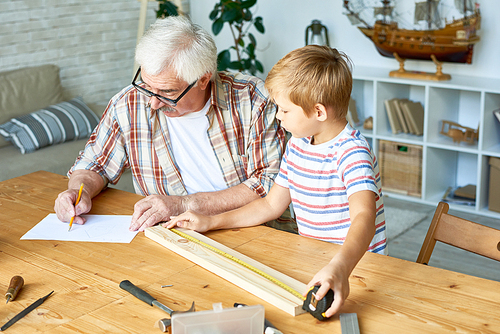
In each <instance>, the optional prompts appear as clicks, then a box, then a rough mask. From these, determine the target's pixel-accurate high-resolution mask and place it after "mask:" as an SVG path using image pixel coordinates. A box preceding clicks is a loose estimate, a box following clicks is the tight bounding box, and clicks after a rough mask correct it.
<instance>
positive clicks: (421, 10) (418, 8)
mask: <svg viewBox="0 0 500 334" xmlns="http://www.w3.org/2000/svg"><path fill="white" fill-rule="evenodd" d="M439 1H440V0H429V1H422V2H417V3H416V4H415V18H414V23H415V24H418V22H419V21H427V22H432V23H434V24H435V25H436V26H439V25H440V18H439V12H438V5H439Z"/></svg>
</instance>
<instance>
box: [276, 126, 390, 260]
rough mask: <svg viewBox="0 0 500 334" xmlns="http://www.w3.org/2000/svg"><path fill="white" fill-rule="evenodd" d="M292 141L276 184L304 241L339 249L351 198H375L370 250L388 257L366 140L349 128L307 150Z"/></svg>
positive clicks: (305, 141)
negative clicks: (366, 194)
mask: <svg viewBox="0 0 500 334" xmlns="http://www.w3.org/2000/svg"><path fill="white" fill-rule="evenodd" d="M310 141H311V138H310V137H308V138H291V139H290V140H289V141H288V144H287V147H286V152H285V155H284V156H283V159H282V161H281V166H280V172H279V174H278V177H277V178H276V180H275V182H276V184H278V185H280V186H282V187H285V188H288V189H289V191H290V196H291V198H292V205H293V209H294V211H295V216H296V220H297V227H298V230H299V233H300V234H301V235H303V236H307V237H311V238H316V239H320V240H324V241H328V242H333V243H337V244H343V243H344V241H345V238H346V235H347V232H348V230H349V227H350V226H351V220H350V218H349V196H350V195H352V194H354V193H355V192H358V191H362V190H370V191H373V192H374V193H375V194H376V210H377V214H376V220H375V225H376V232H375V236H374V238H373V240H372V242H371V244H370V246H369V249H368V250H369V251H371V252H374V253H380V254H387V248H386V242H387V241H386V236H385V215H384V204H383V200H382V188H381V181H380V173H379V168H378V162H377V159H376V157H375V155H374V154H373V151H372V150H371V148H370V145H369V144H368V142H367V141H366V139H365V138H364V137H363V136H362V135H361V133H360V132H359V131H357V130H354V129H353V128H351V127H350V126H349V125H347V126H346V127H345V128H344V130H343V131H342V132H341V133H340V134H339V135H338V136H337V137H335V138H334V139H332V140H330V141H328V142H326V143H322V144H319V145H311V143H310Z"/></svg>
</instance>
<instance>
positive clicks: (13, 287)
mask: <svg viewBox="0 0 500 334" xmlns="http://www.w3.org/2000/svg"><path fill="white" fill-rule="evenodd" d="M23 285H24V279H23V278H22V277H21V276H14V277H12V279H11V280H10V285H9V288H8V289H7V293H6V294H5V299H7V302H6V303H5V304H7V303H8V302H9V301H11V300H14V299H15V298H16V296H17V293H18V292H19V290H21V288H22V287H23Z"/></svg>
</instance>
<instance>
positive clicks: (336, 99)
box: [167, 45, 387, 317]
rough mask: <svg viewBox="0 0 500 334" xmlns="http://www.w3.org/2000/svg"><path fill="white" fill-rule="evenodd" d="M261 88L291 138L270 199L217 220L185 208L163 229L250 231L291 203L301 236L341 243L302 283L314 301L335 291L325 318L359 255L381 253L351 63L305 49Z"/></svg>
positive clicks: (379, 213)
mask: <svg viewBox="0 0 500 334" xmlns="http://www.w3.org/2000/svg"><path fill="white" fill-rule="evenodd" d="M265 85H266V88H267V89H268V91H269V93H270V96H271V97H272V98H273V99H274V101H275V102H276V104H277V105H278V107H279V109H278V114H277V116H276V117H277V118H278V119H279V120H280V121H281V125H282V126H283V127H284V128H285V129H286V130H287V131H288V132H290V133H291V134H292V138H291V139H290V140H289V141H288V144H287V148H286V153H285V155H284V156H283V159H282V162H281V166H280V172H279V174H278V176H277V177H276V180H275V184H274V185H273V187H272V188H271V190H270V192H269V194H268V195H267V196H266V197H264V198H261V199H258V200H255V201H253V202H251V203H249V204H247V205H246V206H244V207H242V208H239V209H236V210H232V211H229V212H226V213H223V214H219V215H216V216H210V217H207V216H203V215H199V214H197V213H194V212H189V211H188V212H186V213H183V214H182V215H180V216H178V217H172V219H171V221H170V222H169V223H167V227H168V228H172V227H174V226H179V227H184V228H189V229H193V230H196V231H199V232H204V231H207V230H214V229H224V228H235V227H245V226H254V225H258V224H261V223H264V222H267V221H270V220H273V219H275V218H277V217H279V216H280V215H281V214H282V213H283V211H285V210H286V208H287V207H288V205H289V204H290V202H292V203H293V208H294V211H295V216H296V220H297V226H298V230H299V233H300V234H301V235H303V236H307V237H311V238H316V239H320V240H324V241H328V242H333V243H337V244H342V247H341V248H340V250H339V251H338V252H337V254H336V255H335V256H334V257H333V259H332V260H331V261H330V263H328V264H327V265H326V266H325V267H324V268H323V269H321V270H320V271H319V272H318V273H317V274H316V275H315V276H314V277H313V278H312V280H311V281H310V282H309V284H308V288H309V287H311V286H313V285H321V288H320V289H319V290H318V292H317V293H316V297H317V299H321V298H323V297H324V296H325V295H326V293H327V292H328V290H329V289H332V290H333V291H334V294H335V298H334V301H333V303H332V305H331V306H330V308H329V309H328V310H327V311H326V314H325V315H326V316H327V317H330V316H332V315H334V314H335V313H337V312H338V311H339V309H340V307H341V306H342V305H343V303H344V301H345V299H346V298H347V296H348V295H349V276H350V274H351V272H352V271H353V269H354V267H355V266H356V264H357V263H358V261H359V260H360V259H361V257H362V256H363V254H364V253H365V252H366V251H367V250H369V251H371V252H375V253H380V254H386V252H387V251H386V237H385V216H384V205H383V202H382V191H381V185H380V175H379V171H378V164H377V160H376V158H375V156H374V154H373V152H372V150H371V148H370V146H369V144H368V143H367V141H366V139H365V138H364V137H363V136H362V135H361V134H360V133H359V131H357V130H354V129H353V128H351V127H350V126H349V125H348V124H347V121H346V114H347V108H348V105H349V98H350V95H351V89H352V75H351V68H350V60H349V58H348V57H347V56H346V55H345V54H343V53H339V52H338V51H337V50H336V49H332V48H329V47H324V46H316V45H309V46H306V47H303V48H300V49H297V50H294V51H292V52H290V53H289V54H288V55H286V56H285V57H283V58H282V59H281V60H280V61H278V63H277V64H276V65H275V66H274V67H273V68H272V70H271V71H270V72H269V74H268V76H267V79H266V83H265ZM304 293H307V291H305V292H304Z"/></svg>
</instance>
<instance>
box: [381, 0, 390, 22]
mask: <svg viewBox="0 0 500 334" xmlns="http://www.w3.org/2000/svg"><path fill="white" fill-rule="evenodd" d="M390 3H391V0H382V5H383V8H384V10H383V12H384V23H387V19H386V17H387V13H390V8H389V5H390Z"/></svg>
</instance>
